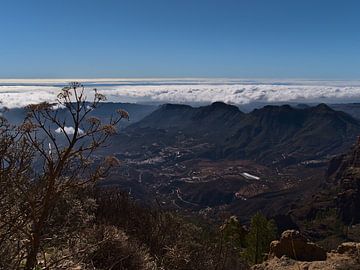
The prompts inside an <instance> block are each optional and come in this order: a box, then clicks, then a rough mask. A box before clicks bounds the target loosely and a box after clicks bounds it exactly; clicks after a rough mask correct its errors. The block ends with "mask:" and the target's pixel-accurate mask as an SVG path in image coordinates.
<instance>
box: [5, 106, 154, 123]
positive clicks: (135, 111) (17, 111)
mask: <svg viewBox="0 0 360 270" xmlns="http://www.w3.org/2000/svg"><path fill="white" fill-rule="evenodd" d="M120 108H121V109H124V110H126V111H127V112H128V113H129V114H130V121H123V122H122V123H121V126H122V127H124V126H128V125H129V124H132V123H135V122H137V121H139V120H141V119H142V118H144V117H145V116H146V115H148V114H150V113H151V112H153V111H154V110H156V109H157V106H153V105H143V104H134V103H111V102H105V103H101V104H100V105H99V107H98V108H96V110H94V111H93V112H92V115H93V116H96V117H98V118H99V119H100V120H102V121H105V122H106V121H108V120H109V119H110V117H111V115H112V114H115V113H116V110H117V109H120ZM58 113H59V117H63V118H64V117H65V115H66V110H62V109H59V111H58ZM4 116H5V117H6V118H7V119H8V121H10V122H11V123H13V124H19V123H21V122H22V121H23V120H24V118H25V116H26V111H25V109H24V108H14V109H10V110H9V111H7V112H6V113H4Z"/></svg>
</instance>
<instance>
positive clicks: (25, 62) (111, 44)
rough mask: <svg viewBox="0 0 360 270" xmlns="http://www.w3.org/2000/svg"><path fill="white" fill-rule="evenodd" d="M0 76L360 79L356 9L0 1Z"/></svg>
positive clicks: (232, 2)
mask: <svg viewBox="0 0 360 270" xmlns="http://www.w3.org/2000/svg"><path fill="white" fill-rule="evenodd" d="M0 77H3V78H7V77H267V78H295V77H296V78H324V79H360V1H358V0H353V1H352V0H337V1H336V0H142V1H140V0H123V1H122V0H71V1H70V0H23V1H20V0H0Z"/></svg>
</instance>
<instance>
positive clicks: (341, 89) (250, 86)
mask: <svg viewBox="0 0 360 270" xmlns="http://www.w3.org/2000/svg"><path fill="white" fill-rule="evenodd" d="M69 81H71V80H69V79H56V80H50V79H46V80H45V79H44V80H19V79H18V80H0V101H2V103H3V105H4V106H7V107H9V108H15V107H22V106H25V105H28V104H30V103H40V102H43V101H49V102H53V101H55V100H56V95H57V94H58V92H59V90H60V89H61V87H62V85H65V84H66V83H67V82H69ZM78 81H81V82H83V83H84V84H85V85H86V87H87V89H88V90H87V91H86V93H87V95H88V96H89V98H90V97H91V96H92V94H93V93H92V91H91V88H93V87H96V88H98V89H99V91H100V92H101V93H103V94H105V95H106V96H107V97H108V100H109V101H112V102H138V103H141V102H155V103H165V102H171V103H211V102H215V101H223V102H227V103H233V104H239V105H241V104H249V103H253V102H263V103H272V102H309V103H310V102H360V81H306V80H277V81H275V80H241V79H92V80H89V79H83V80H82V79H78Z"/></svg>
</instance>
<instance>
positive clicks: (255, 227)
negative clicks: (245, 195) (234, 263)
mask: <svg viewBox="0 0 360 270" xmlns="http://www.w3.org/2000/svg"><path fill="white" fill-rule="evenodd" d="M275 238H276V226H275V224H274V222H273V221H271V220H267V219H266V218H265V217H264V215H262V214H261V213H257V214H255V215H254V216H253V217H252V219H251V225H250V231H249V233H248V235H247V236H246V243H247V247H246V250H245V254H244V255H245V257H246V259H247V260H248V261H249V262H250V263H254V264H257V263H260V262H262V261H263V259H264V255H265V254H266V253H267V252H268V251H269V247H270V243H271V241H272V240H274V239H275Z"/></svg>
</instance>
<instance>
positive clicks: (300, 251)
mask: <svg viewBox="0 0 360 270" xmlns="http://www.w3.org/2000/svg"><path fill="white" fill-rule="evenodd" d="M284 255H285V256H287V257H289V258H292V259H295V260H299V261H323V260H326V251H325V250H324V249H323V248H321V247H319V246H318V245H316V244H314V243H312V242H309V241H308V240H307V239H306V238H305V237H304V236H303V235H301V234H300V233H299V232H298V231H295V230H287V231H284V232H283V233H282V234H281V238H280V241H273V242H271V244H270V253H269V258H273V257H277V258H281V257H282V256H284Z"/></svg>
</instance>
